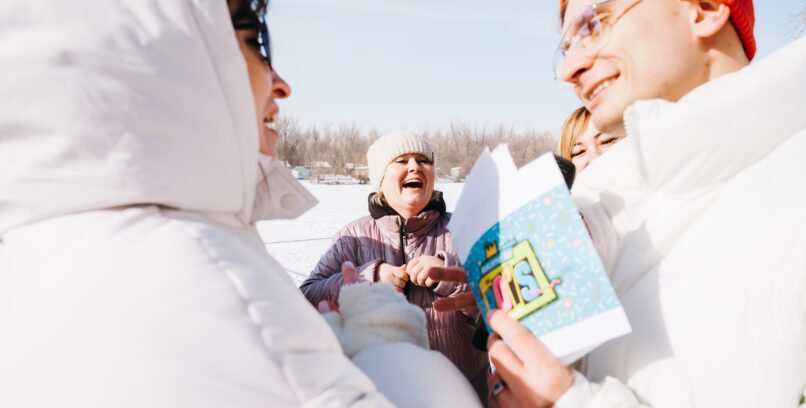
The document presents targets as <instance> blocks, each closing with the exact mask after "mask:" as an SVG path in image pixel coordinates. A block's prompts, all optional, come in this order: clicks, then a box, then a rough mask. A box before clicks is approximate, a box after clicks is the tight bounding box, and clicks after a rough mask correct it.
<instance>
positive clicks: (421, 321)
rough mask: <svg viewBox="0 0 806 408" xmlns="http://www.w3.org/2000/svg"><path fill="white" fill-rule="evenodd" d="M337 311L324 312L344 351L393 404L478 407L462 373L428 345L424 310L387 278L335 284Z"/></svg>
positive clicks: (475, 398)
mask: <svg viewBox="0 0 806 408" xmlns="http://www.w3.org/2000/svg"><path fill="white" fill-rule="evenodd" d="M339 310H340V313H336V312H331V313H325V314H324V318H325V320H327V322H328V323H329V324H330V327H331V328H332V329H333V332H334V333H336V337H338V339H339V341H340V342H341V345H342V348H343V349H344V352H345V354H347V355H348V356H349V357H350V358H351V359H352V360H353V363H355V365H356V366H358V368H360V369H361V370H362V371H364V373H366V374H367V375H368V376H369V377H370V378H371V379H372V381H374V382H375V384H376V385H377V386H378V389H379V390H380V391H381V392H382V393H383V394H384V395H385V396H386V397H387V398H388V399H389V400H390V401H392V403H394V404H395V405H396V406H398V407H448V406H456V407H480V406H481V404H480V402H479V400H478V397H477V396H476V393H475V391H474V390H473V388H472V387H471V386H470V383H469V382H468V381H467V379H465V377H464V375H462V373H461V372H460V371H459V370H458V369H457V368H456V367H455V366H454V365H453V363H451V362H450V360H448V359H447V358H446V357H445V356H443V355H442V353H439V352H436V351H431V350H428V332H427V331H426V323H425V312H423V310H422V309H421V308H419V307H417V306H415V305H412V304H411V303H409V302H408V301H407V300H406V298H405V297H404V296H403V295H402V294H400V293H398V292H397V291H396V290H395V288H394V286H392V285H391V284H388V283H375V284H372V283H368V282H362V283H355V284H351V285H346V286H343V287H342V288H341V292H340V293H339Z"/></svg>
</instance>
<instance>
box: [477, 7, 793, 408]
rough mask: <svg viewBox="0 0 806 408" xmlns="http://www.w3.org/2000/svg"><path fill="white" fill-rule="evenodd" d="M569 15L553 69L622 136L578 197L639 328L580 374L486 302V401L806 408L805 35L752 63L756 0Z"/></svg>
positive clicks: (577, 190)
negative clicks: (492, 369)
mask: <svg viewBox="0 0 806 408" xmlns="http://www.w3.org/2000/svg"><path fill="white" fill-rule="evenodd" d="M561 19H562V22H563V26H562V27H563V36H562V41H561V44H560V46H559V47H558V53H557V57H556V58H555V63H556V64H555V66H556V71H555V73H556V75H557V78H558V79H561V80H562V81H565V82H567V83H569V84H570V85H571V86H572V87H573V90H574V92H575V93H576V95H577V96H578V97H579V99H580V100H581V101H582V103H583V104H584V105H585V107H587V108H588V110H590V112H591V113H592V119H593V121H594V123H595V126H596V127H597V128H598V129H600V130H602V131H604V132H608V133H610V134H618V135H625V136H626V138H625V139H624V140H623V141H622V142H620V143H619V145H617V146H615V147H614V148H613V149H612V150H611V151H610V152H608V154H606V155H604V156H602V157H601V158H599V160H597V161H596V162H595V163H593V164H592V165H591V166H590V167H589V168H588V170H586V171H585V173H584V174H581V175H580V176H579V178H578V179H577V182H576V185H575V187H574V196H575V199H576V200H577V203H578V204H579V206H580V210H581V212H582V213H583V215H584V217H585V220H586V222H587V224H588V225H589V226H590V230H591V235H592V237H593V240H594V242H595V244H596V245H597V249H598V250H599V252H600V255H601V256H602V258H603V260H604V262H605V264H606V267H607V268H608V271H609V273H610V275H611V279H612V281H613V284H614V286H615V288H616V290H617V292H618V294H619V297H620V299H621V301H622V303H623V306H624V309H625V311H626V313H627V315H628V317H629V319H630V322H631V324H632V327H633V331H632V333H631V334H629V335H627V336H624V337H622V338H619V339H616V340H613V341H611V342H609V343H607V344H605V345H604V346H602V347H600V348H598V349H596V350H594V351H593V352H592V353H590V354H589V355H588V356H587V357H586V360H585V364H584V366H586V369H585V370H584V371H585V372H584V373H580V372H572V371H570V370H569V369H567V368H565V367H563V366H562V365H561V364H559V362H558V361H557V360H556V358H554V357H553V356H552V355H551V354H550V353H549V352H548V351H547V350H546V349H545V348H544V347H543V346H542V344H540V343H539V342H538V341H537V340H535V339H534V338H533V337H531V336H528V335H526V333H525V331H524V330H523V329H522V328H521V327H520V325H518V324H516V323H515V322H513V321H511V320H509V319H505V318H503V317H501V316H500V315H496V314H493V315H492V317H491V318H490V319H491V322H490V323H491V327H492V328H493V329H494V330H495V331H496V333H497V335H500V336H501V337H502V338H503V341H501V340H500V339H499V338H498V337H495V336H494V337H493V338H491V341H490V343H489V349H490V357H491V359H492V360H493V363H494V364H495V366H496V368H497V370H498V373H497V374H496V375H494V376H493V377H492V381H493V382H495V384H494V386H492V387H491V389H492V390H493V394H494V398H493V400H492V403H493V405H497V406H513V405H520V406H552V405H553V404H554V406H556V407H582V406H586V407H633V406H653V407H695V406H696V407H762V406H763V407H798V406H800V407H806V402H805V401H804V398H806V184H805V183H804V182H803V181H802V175H803V174H806V161H804V160H803V157H804V154H806V98H804V95H806V80H805V79H804V77H803V73H804V72H806V38H801V39H799V40H797V41H795V42H793V43H792V44H790V45H788V46H786V47H784V48H782V49H781V50H779V51H777V52H775V53H774V54H773V55H771V56H769V57H767V58H765V59H763V60H760V61H757V62H755V63H753V64H750V63H749V61H750V60H752V59H753V57H754V55H755V51H756V44H755V41H754V36H753V24H754V11H753V3H752V1H751V0H732V1H731V0H682V1H681V0H605V1H599V2H594V1H592V0H561ZM504 342H506V344H505V343H504ZM496 385H497V386H496Z"/></svg>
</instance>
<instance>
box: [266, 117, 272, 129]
mask: <svg viewBox="0 0 806 408" xmlns="http://www.w3.org/2000/svg"><path fill="white" fill-rule="evenodd" d="M263 126H265V127H266V128H267V129H274V116H272V117H270V118H266V119H263Z"/></svg>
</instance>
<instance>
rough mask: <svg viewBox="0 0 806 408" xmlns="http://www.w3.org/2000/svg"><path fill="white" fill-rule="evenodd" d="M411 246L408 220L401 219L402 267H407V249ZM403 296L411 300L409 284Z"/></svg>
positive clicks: (405, 287)
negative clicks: (407, 226)
mask: <svg viewBox="0 0 806 408" xmlns="http://www.w3.org/2000/svg"><path fill="white" fill-rule="evenodd" d="M408 246H409V239H408V233H407V232H406V220H405V219H403V217H400V259H402V260H403V261H402V262H401V265H405V264H406V262H408V260H407V259H406V247H408ZM403 295H404V296H406V299H408V298H409V282H406V286H404V287H403Z"/></svg>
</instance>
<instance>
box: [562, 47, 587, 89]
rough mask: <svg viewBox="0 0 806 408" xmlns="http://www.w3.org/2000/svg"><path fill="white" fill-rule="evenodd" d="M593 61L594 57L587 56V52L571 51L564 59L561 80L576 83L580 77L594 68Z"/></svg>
mask: <svg viewBox="0 0 806 408" xmlns="http://www.w3.org/2000/svg"><path fill="white" fill-rule="evenodd" d="M593 61H594V59H593V57H592V56H590V55H586V53H585V52H582V51H574V50H569V51H568V53H567V54H565V58H563V64H562V67H561V68H560V75H559V76H560V79H561V80H563V81H565V82H568V83H570V84H574V83H576V82H577V81H579V76H580V75H582V74H583V73H584V72H585V71H588V70H589V69H591V67H593Z"/></svg>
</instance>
